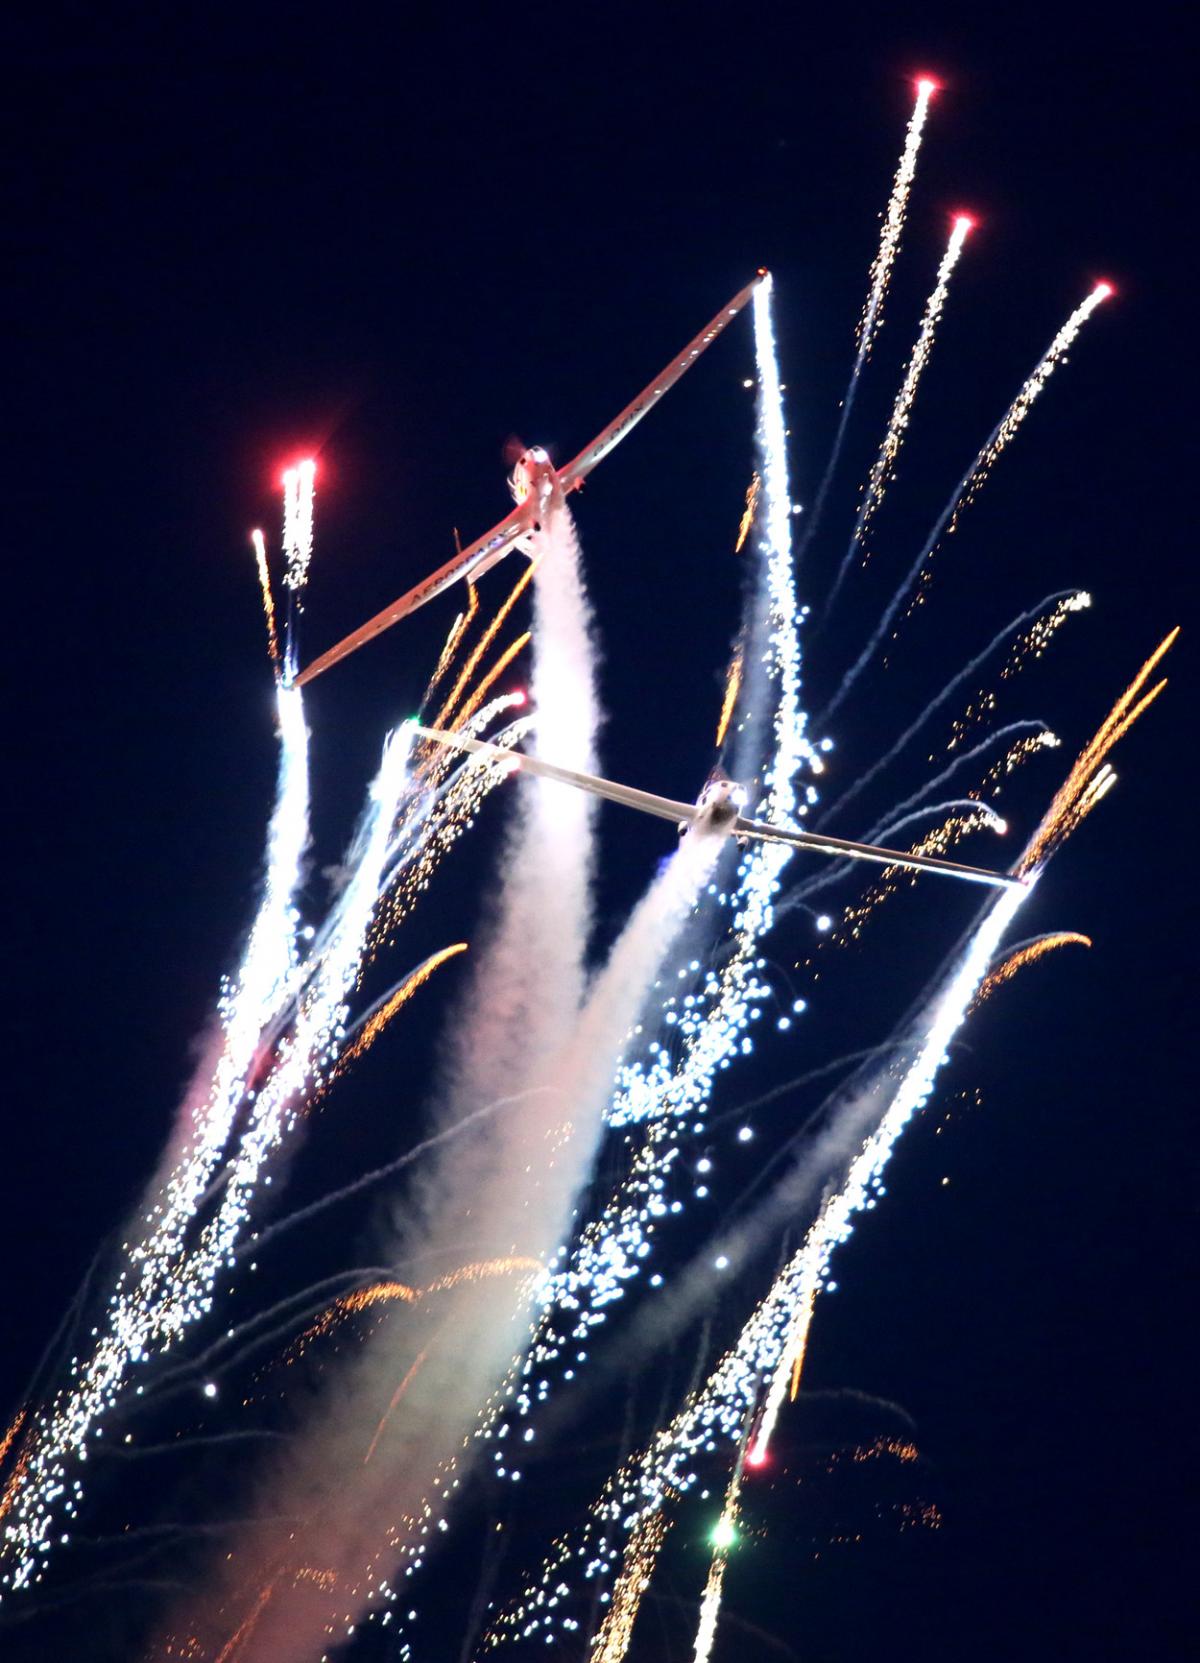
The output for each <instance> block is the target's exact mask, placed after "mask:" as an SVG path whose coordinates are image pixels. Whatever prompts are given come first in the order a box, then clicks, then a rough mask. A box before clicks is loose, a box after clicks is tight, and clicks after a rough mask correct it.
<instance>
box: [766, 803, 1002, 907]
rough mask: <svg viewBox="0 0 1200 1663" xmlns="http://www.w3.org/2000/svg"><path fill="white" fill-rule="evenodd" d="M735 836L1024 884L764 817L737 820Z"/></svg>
mask: <svg viewBox="0 0 1200 1663" xmlns="http://www.w3.org/2000/svg"><path fill="white" fill-rule="evenodd" d="M733 835H734V836H735V837H750V838H755V839H757V841H759V842H760V843H787V844H790V845H791V847H792V848H795V849H811V850H813V852H814V853H816V854H819V855H844V856H845V857H846V858H847V859H850V860H873V861H876V862H878V864H879V865H880V866H903V867H906V868H908V869H909V870H910V871H915V872H941V873H942V875H943V876H944V877H948V878H965V879H966V880H967V881H968V882H969V883H987V884H992V885H994V886H995V887H996V888H997V889H1012V888H1014V887H1019V886H1020V885H1021V879H1020V878H1013V877H1010V876H1009V875H1008V873H1006V872H989V871H988V870H987V869H986V867H983V866H964V865H962V864H961V863H960V862H959V861H956V860H939V859H938V857H937V856H936V855H914V854H908V853H906V852H905V851H903V850H900V849H880V848H877V847H876V845H875V844H873V843H851V842H848V841H847V840H846V839H845V838H843V837H824V836H822V835H821V834H820V833H819V832H804V831H789V830H785V829H784V828H783V827H782V826H771V825H768V824H767V823H766V822H765V821H763V820H744V819H742V818H741V817H740V816H739V817H738V819H737V820H736V821H735V822H734V826H733Z"/></svg>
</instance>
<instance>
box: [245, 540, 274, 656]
mask: <svg viewBox="0 0 1200 1663" xmlns="http://www.w3.org/2000/svg"><path fill="white" fill-rule="evenodd" d="M250 541H251V542H252V543H253V544H254V560H255V564H256V566H257V568H258V586H259V588H260V589H261V591H262V603H263V617H264V618H265V620H266V625H267V651H268V652H269V653H270V655H271V668H272V670H273V671H274V672H275V679H276V681H278V680H279V637H278V635H277V634H276V631H275V597H274V596H273V595H272V593H271V573H270V570H269V569H268V566H267V545H266V541H265V539H264V537H263V534H262V532H261V531H252V532H251V533H250Z"/></svg>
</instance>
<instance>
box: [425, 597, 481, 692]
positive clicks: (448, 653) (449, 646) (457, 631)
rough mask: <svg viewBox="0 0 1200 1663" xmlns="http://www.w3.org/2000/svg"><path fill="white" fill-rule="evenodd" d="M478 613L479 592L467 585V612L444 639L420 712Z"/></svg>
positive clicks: (463, 613) (448, 666)
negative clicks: (444, 642)
mask: <svg viewBox="0 0 1200 1663" xmlns="http://www.w3.org/2000/svg"><path fill="white" fill-rule="evenodd" d="M478 611H479V590H478V589H477V588H476V587H475V585H474V584H473V583H468V584H467V610H466V611H465V612H460V613H459V615H458V617H457V618H455V620H454V622H453V624H451V626H450V633H449V634H448V635H447V637H446V644H445V646H444V647H443V648H442V650H441V654H440V656H439V657H438V661H437V664H436V665H435V666H434V671H433V674H432V675H431V676H430V678H429V686H428V687H427V688H426V689H425V698H424V699H423V700H422V701H421V709H422V711H424V709H425V704H426V701H427V700H428V699H429V696H430V694H432V692H433V690H434V688H435V687H437V686H438V684H439V683H440V681H441V679H442V677H443V676H444V675H445V674H446V671H447V670H448V669H449V668H450V666H451V664H452V663H453V662H454V655H455V653H456V652H457V651H458V648H459V644H460V642H461V641H462V640H463V638H464V636H465V635H466V634H467V631H468V630H469V629H470V627H471V625H472V623H473V622H474V621H475V614H476V613H477V612H478Z"/></svg>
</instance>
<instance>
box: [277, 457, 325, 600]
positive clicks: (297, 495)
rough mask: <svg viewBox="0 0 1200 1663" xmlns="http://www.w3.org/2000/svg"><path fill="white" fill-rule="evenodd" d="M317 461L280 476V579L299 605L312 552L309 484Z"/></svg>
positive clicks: (311, 491)
mask: <svg viewBox="0 0 1200 1663" xmlns="http://www.w3.org/2000/svg"><path fill="white" fill-rule="evenodd" d="M316 477H317V464H316V463H315V462H314V461H312V460H311V459H308V460H305V461H303V462H299V463H297V464H296V466H295V467H294V468H288V469H287V470H286V471H285V473H284V476H283V557H284V560H285V562H286V570H285V571H284V574H283V581H284V583H285V585H286V586H287V588H289V589H290V590H291V591H292V593H293V595H294V596H295V598H296V604H297V605H300V596H301V593H302V591H303V589H304V585H305V584H306V583H307V582H308V568H309V565H310V564H311V561H312V554H313V487H314V483H315V481H316Z"/></svg>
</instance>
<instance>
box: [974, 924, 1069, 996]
mask: <svg viewBox="0 0 1200 1663" xmlns="http://www.w3.org/2000/svg"><path fill="white" fill-rule="evenodd" d="M1091 945H1092V938H1091V937H1090V936H1087V935H1080V933H1079V931H1078V930H1049V931H1047V933H1046V934H1045V935H1038V936H1034V937H1033V939H1032V940H1031V941H1019V942H1018V943H1017V944H1016V946H1015V947H1012V948H1010V949H1009V951H1008V953H1007V955H1006V956H1005V957H1004V958H1003V959H1002V960H1001V961H1000V963H999V964H998V965H996V966H995V968H994V969H992V970H989V971H988V973H987V976H986V977H985V979H984V981H983V982H982V984H981V985H980V988H979V992H978V993H977V994H976V996H975V1004H974V1006H972V1009H975V1008H977V1007H978V1006H980V1005H982V1003H983V1001H984V1000H985V999H988V998H990V997H991V995H992V994H993V993H994V992H995V991H996V989H997V988H998V987H1003V986H1004V984H1005V982H1009V981H1011V980H1012V978H1013V977H1014V976H1015V975H1016V974H1017V972H1018V971H1020V970H1024V968H1025V966H1026V965H1027V964H1036V963H1037V961H1038V959H1040V958H1044V957H1045V956H1046V954H1047V953H1054V952H1057V951H1058V949H1059V948H1060V947H1090V946H1091Z"/></svg>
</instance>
